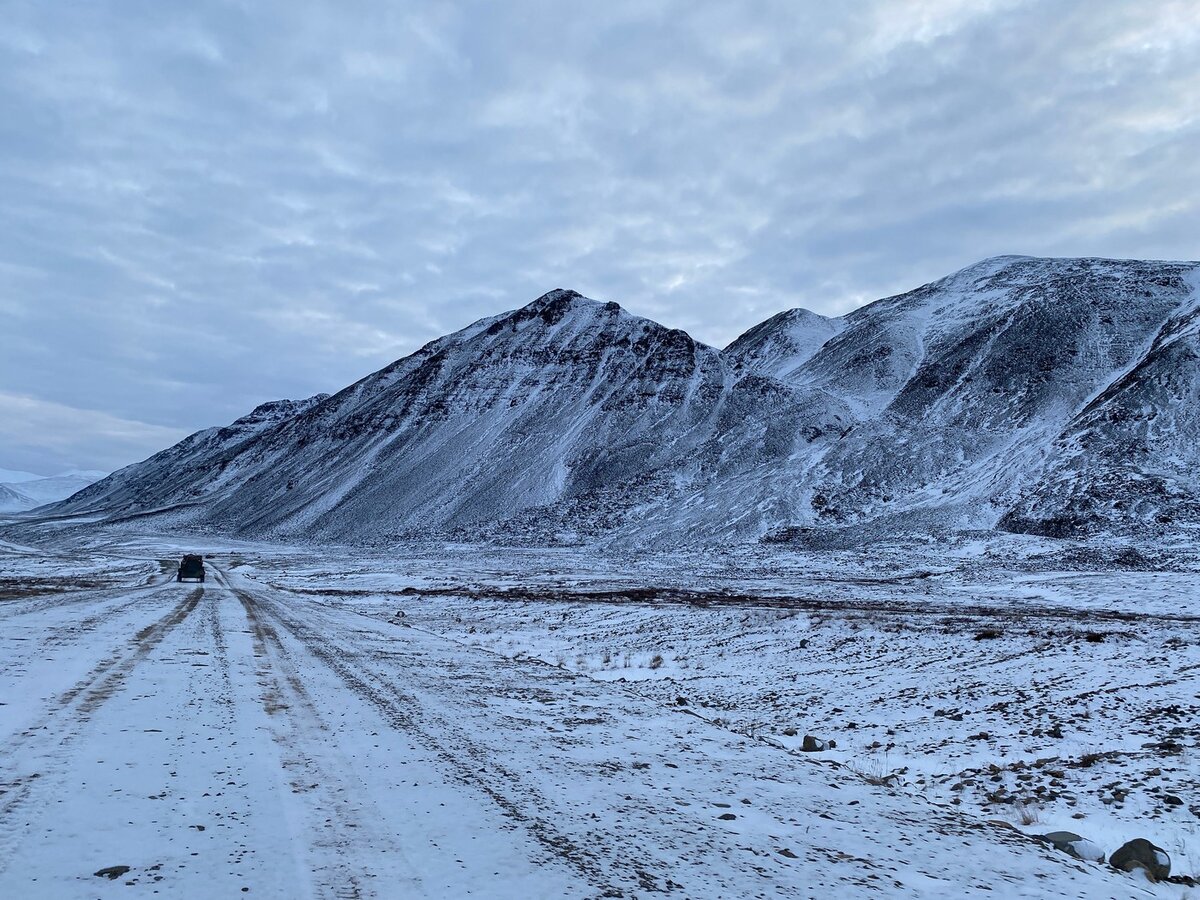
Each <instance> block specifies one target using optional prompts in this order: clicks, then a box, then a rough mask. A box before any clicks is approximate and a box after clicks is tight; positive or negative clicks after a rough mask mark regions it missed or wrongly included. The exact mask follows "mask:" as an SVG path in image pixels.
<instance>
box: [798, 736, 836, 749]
mask: <svg viewBox="0 0 1200 900" xmlns="http://www.w3.org/2000/svg"><path fill="white" fill-rule="evenodd" d="M800 749H801V750H802V751H803V752H805V753H819V752H820V751H822V750H828V749H829V745H828V744H827V743H826V742H825V741H822V740H820V739H819V738H815V737H813V736H812V735H811V734H806V735H805V736H804V743H803V744H801V745H800Z"/></svg>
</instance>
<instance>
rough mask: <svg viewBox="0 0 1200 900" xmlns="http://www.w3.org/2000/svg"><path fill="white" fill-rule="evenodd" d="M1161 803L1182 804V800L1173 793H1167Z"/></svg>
mask: <svg viewBox="0 0 1200 900" xmlns="http://www.w3.org/2000/svg"><path fill="white" fill-rule="evenodd" d="M1163 803H1165V804H1167V806H1183V800H1182V799H1180V798H1179V797H1176V796H1175V795H1174V794H1167V795H1166V796H1164V797H1163Z"/></svg>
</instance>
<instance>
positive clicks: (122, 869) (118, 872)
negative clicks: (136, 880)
mask: <svg viewBox="0 0 1200 900" xmlns="http://www.w3.org/2000/svg"><path fill="white" fill-rule="evenodd" d="M128 871H129V866H107V867H106V868H103V869H101V870H100V871H98V872H93V873H92V874H93V875H95V876H96V877H97V878H107V879H108V880H109V881H116V880H117V879H118V878H120V877H121V876H122V875H124V874H125V873H126V872H128Z"/></svg>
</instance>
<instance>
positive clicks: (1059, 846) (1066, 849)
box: [1036, 831, 1104, 863]
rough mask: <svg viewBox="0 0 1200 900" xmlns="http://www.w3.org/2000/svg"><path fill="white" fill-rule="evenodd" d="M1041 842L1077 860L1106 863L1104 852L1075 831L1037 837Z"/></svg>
mask: <svg viewBox="0 0 1200 900" xmlns="http://www.w3.org/2000/svg"><path fill="white" fill-rule="evenodd" d="M1036 837H1037V839H1038V840H1039V841H1042V842H1044V843H1047V844H1049V845H1050V846H1051V847H1053V848H1054V849H1055V850H1058V851H1060V852H1062V853H1067V854H1069V855H1071V856H1073V857H1075V858H1076V859H1082V860H1088V861H1090V862H1100V863H1102V862H1104V851H1103V850H1101V849H1100V848H1099V847H1098V846H1097V845H1096V844H1094V843H1092V842H1091V841H1089V840H1088V839H1087V838H1085V837H1083V836H1082V835H1079V834H1076V833H1075V832H1073V831H1051V832H1049V833H1048V834H1039V835H1037V836H1036Z"/></svg>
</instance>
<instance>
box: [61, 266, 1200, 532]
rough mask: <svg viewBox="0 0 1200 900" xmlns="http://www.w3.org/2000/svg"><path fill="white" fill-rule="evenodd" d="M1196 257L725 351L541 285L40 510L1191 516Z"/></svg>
mask: <svg viewBox="0 0 1200 900" xmlns="http://www.w3.org/2000/svg"><path fill="white" fill-rule="evenodd" d="M1198 286H1200V264H1196V263H1161V262H1135V261H1109V260H1095V259H1068V260H1041V259H1031V258H1026V257H1001V258H996V259H991V260H986V261H984V262H982V263H979V264H977V265H975V266H971V267H969V268H967V269H964V270H962V271H961V272H958V273H955V274H954V275H951V276H949V277H947V278H945V279H942V280H940V281H937V282H934V283H932V284H928V285H925V286H923V287H920V288H918V289H916V290H914V291H910V292H908V293H906V294H902V295H899V296H896V297H889V298H886V299H884V300H880V301H878V302H876V303H873V304H870V305H868V306H865V307H862V308H860V309H857V310H855V311H854V312H852V313H850V314H848V315H846V316H844V317H842V318H839V319H828V318H825V317H822V316H819V315H816V314H814V313H811V312H808V311H805V310H792V311H789V312H785V313H781V314H780V315H778V316H775V317H774V318H772V319H770V320H768V321H766V322H764V323H762V324H761V325H758V326H756V327H755V328H753V329H751V330H750V331H748V332H747V333H746V334H745V335H743V336H742V337H741V338H739V339H738V340H737V341H735V342H734V343H733V344H731V345H730V346H729V347H728V348H726V349H725V350H723V351H718V350H716V349H714V348H711V347H707V346H705V345H702V344H699V343H697V342H696V341H694V340H692V339H691V338H690V337H689V336H688V335H686V334H685V333H683V332H681V331H678V330H672V329H667V328H665V327H663V326H661V325H658V324H656V323H654V322H651V321H648V320H646V319H642V318H638V317H636V316H632V315H630V314H628V313H627V312H625V311H624V310H622V309H621V308H620V307H619V306H617V305H616V304H615V303H599V302H596V301H592V300H588V299H586V298H584V297H581V296H580V295H578V294H576V293H574V292H570V291H553V292H551V293H549V294H546V295H545V296H543V297H540V298H538V299H537V300H535V301H534V302H533V303H531V304H529V305H528V306H526V307H524V308H522V309H520V310H517V311H515V312H512V313H507V314H504V315H501V316H497V317H494V318H491V319H486V320H483V321H481V322H477V323H475V324H474V325H472V326H470V327H468V328H466V329H464V330H462V331H460V332H457V333H455V334H452V335H448V336H447V337H444V338H441V339H439V340H437V341H434V342H432V343H431V344H429V345H427V346H426V347H423V348H422V349H421V350H419V351H418V352H417V353H415V354H413V355H412V356H409V357H406V358H404V359H401V360H399V361H397V362H395V363H393V364H392V365H390V366H388V367H387V368H385V369H383V370H381V371H379V372H377V373H375V374H373V375H370V376H368V377H367V378H364V379H363V380H362V381H360V382H358V383H357V384H354V385H352V386H350V387H348V388H346V389H345V390H343V391H341V392H339V393H338V394H335V395H333V396H331V397H326V396H318V397H314V398H311V399H309V400H306V401H301V402H298V403H292V402H289V401H281V402H280V403H278V404H268V405H267V406H265V407H260V408H259V409H258V410H255V412H254V413H252V414H251V415H250V416H247V417H245V418H244V419H240V420H238V421H237V422H235V423H233V425H231V426H229V427H227V428H220V429H209V430H208V431H203V432H199V433H197V434H195V435H192V436H191V437H189V438H187V439H185V440H184V441H183V442H181V443H180V444H178V445H176V446H175V447H172V448H170V449H168V450H165V451H163V452H162V453H159V454H157V455H156V456H154V457H151V458H150V459H149V460H146V461H145V462H143V463H139V464H137V465H134V466H130V467H128V468H126V469H124V470H122V471H120V472H118V473H116V474H114V475H113V476H111V477H109V478H107V479H105V480H104V481H102V482H99V483H98V484H96V485H93V486H91V487H90V488H88V489H86V490H84V491H81V492H80V493H79V494H77V495H75V496H74V497H72V498H70V500H69V501H67V502H65V503H63V504H60V505H59V506H58V507H56V512H57V513H60V514H75V513H88V514H97V513H99V514H104V515H107V516H111V517H126V516H130V515H137V516H143V515H152V516H154V517H155V518H156V520H158V521H159V522H160V523H161V524H163V525H171V524H174V525H178V526H188V527H206V528H213V529H217V530H220V531H223V532H229V533H234V534H240V535H246V536H261V537H288V538H319V539H323V540H344V541H374V540H385V541H386V540H393V539H400V538H412V537H424V536H447V537H457V538H465V539H478V538H487V539H496V540H502V541H514V542H527V541H528V542H539V543H554V542H575V541H587V540H606V541H615V542H619V543H624V544H631V545H638V546H670V545H673V544H679V543H692V542H701V543H704V542H724V541H728V540H745V539H749V540H767V541H806V542H812V541H825V542H829V541H834V542H839V541H841V542H845V541H850V542H862V541H869V540H875V539H879V538H882V537H887V536H890V535H893V534H896V533H898V532H901V533H907V532H913V531H919V532H922V533H931V532H932V533H944V532H947V531H953V530H962V529H989V528H994V527H1001V528H1005V529H1009V530H1016V531H1027V532H1034V533H1044V534H1052V535H1080V534H1088V533H1092V532H1095V531H1112V530H1117V531H1120V530H1128V529H1137V530H1139V531H1140V532H1145V530H1146V529H1151V530H1154V529H1158V530H1160V531H1170V532H1178V531H1179V530H1180V529H1182V528H1191V527H1192V526H1193V525H1194V524H1195V523H1197V522H1200V515H1198V513H1200V498H1198V496H1197V494H1198V491H1200V485H1198V483H1197V479H1196V478H1195V476H1194V475H1193V474H1192V473H1194V472H1195V470H1196V468H1195V467H1196V463H1197V462H1198V461H1200V460H1197V455H1198V451H1197V449H1196V448H1197V446H1200V443H1198V441H1197V438H1198V437H1200V418H1198V414H1197V408H1198V407H1197V404H1196V399H1197V391H1198V388H1200V382H1198V380H1197V367H1196V359H1197V340H1198V337H1197V336H1198V332H1200V299H1198V297H1200V291H1198Z"/></svg>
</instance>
